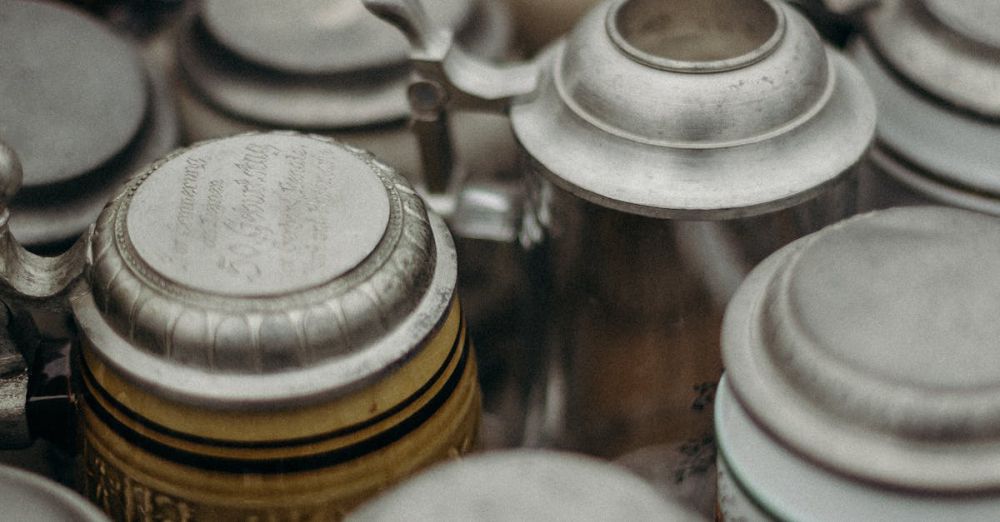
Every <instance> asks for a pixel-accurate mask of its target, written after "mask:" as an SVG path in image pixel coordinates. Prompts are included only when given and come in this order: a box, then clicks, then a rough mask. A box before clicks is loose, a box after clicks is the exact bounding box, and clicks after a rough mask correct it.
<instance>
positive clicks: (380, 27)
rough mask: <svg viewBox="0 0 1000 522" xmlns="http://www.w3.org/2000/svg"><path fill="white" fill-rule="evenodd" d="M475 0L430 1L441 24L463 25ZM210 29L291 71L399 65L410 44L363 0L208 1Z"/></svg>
mask: <svg viewBox="0 0 1000 522" xmlns="http://www.w3.org/2000/svg"><path fill="white" fill-rule="evenodd" d="M476 7H477V6H476V1H475V0H459V1H456V0H438V1H436V2H429V3H428V4H427V9H428V11H429V14H430V15H431V16H432V17H434V19H435V20H438V21H439V22H440V23H441V24H443V25H445V26H446V27H451V28H461V27H463V26H465V24H466V23H468V21H469V19H470V18H471V17H472V15H473V13H474V11H475V9H476ZM201 20H202V21H203V22H204V24H205V27H206V29H207V30H208V32H209V34H211V35H212V36H213V37H215V39H216V40H218V41H219V43H221V44H222V45H223V46H225V48H226V49H228V50H230V51H232V52H233V53H235V54H237V55H238V56H240V57H241V58H243V59H244V60H247V61H249V62H253V63H256V64H258V65H261V66H263V67H267V68H270V69H275V70H278V71H282V72H285V73H289V74H335V73H343V72H355V71H359V70H365V69H375V68H381V67H388V66H401V65H403V64H405V63H406V59H407V57H408V50H409V46H408V45H407V43H406V39H405V38H403V35H401V34H399V32H398V31H395V30H393V29H392V28H391V27H390V26H388V25H387V24H386V23H385V22H383V21H381V20H379V19H378V18H375V17H374V16H372V15H371V13H369V12H368V11H367V10H366V9H365V6H364V5H363V4H362V3H361V2H360V0H332V1H331V0H290V1H289V0H286V1H283V2H274V1H272V0H207V1H206V2H205V3H204V5H203V6H202V9H201Z"/></svg>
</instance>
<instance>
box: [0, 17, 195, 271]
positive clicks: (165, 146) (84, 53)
mask: <svg viewBox="0 0 1000 522" xmlns="http://www.w3.org/2000/svg"><path fill="white" fill-rule="evenodd" d="M0 13H2V16H0V71H3V74H0V91H2V92H3V96H0V139H3V140H4V141H6V142H7V143H9V144H10V145H11V146H12V147H14V148H16V149H17V150H18V151H19V153H20V154H21V159H22V161H23V162H24V183H23V189H22V190H21V191H20V192H19V193H18V195H17V198H15V199H14V200H13V201H12V202H11V203H10V210H11V217H10V223H9V226H10V229H11V231H12V232H13V234H14V235H15V236H17V238H18V240H20V241H21V242H23V243H24V244H25V245H27V246H28V247H29V248H31V249H33V250H40V251H47V252H54V251H59V250H62V249H64V248H66V247H68V245H69V244H70V243H71V242H72V241H73V240H74V239H75V238H76V237H77V236H79V235H80V234H81V233H83V232H84V230H85V229H86V228H87V227H88V226H89V225H90V224H91V223H93V222H94V220H95V219H96V218H97V215H98V214H99V213H100V211H101V208H102V207H103V206H104V204H105V202H107V200H108V198H110V197H111V195H112V194H113V193H114V191H115V190H117V189H118V187H119V185H121V183H122V181H123V180H124V178H125V176H126V175H127V174H128V173H130V172H132V171H133V170H136V169H138V168H139V167H141V166H142V165H145V164H147V163H149V162H150V161H153V160H154V159H156V158H157V157H160V156H162V155H163V154H165V153H166V152H168V151H170V150H171V149H173V148H174V147H175V146H176V141H177V136H178V134H177V122H176V120H175V119H174V118H175V116H174V113H173V108H172V106H171V103H170V102H169V101H168V96H167V94H166V92H165V88H166V86H165V84H163V82H162V81H158V78H157V77H155V76H153V75H152V73H151V72H150V71H149V70H148V69H147V67H146V66H145V64H144V62H143V61H142V60H141V59H140V57H139V55H138V53H137V52H136V51H135V49H134V48H133V46H132V45H131V44H130V43H129V42H127V41H126V40H124V39H122V38H120V37H119V36H116V35H115V34H114V33H112V32H111V31H110V30H109V29H108V28H106V27H104V26H102V25H99V24H98V23H97V22H95V21H94V20H92V19H91V18H90V17H88V16H86V15H84V14H82V13H80V12H77V11H75V10H73V9H70V8H68V7H63V6H60V5H57V4H51V3H44V2H30V1H25V0H0Z"/></svg>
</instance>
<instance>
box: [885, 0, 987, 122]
mask: <svg viewBox="0 0 1000 522" xmlns="http://www.w3.org/2000/svg"><path fill="white" fill-rule="evenodd" d="M866 23H867V26H868V28H867V29H868V30H867V32H866V36H867V37H868V38H869V39H870V40H871V42H872V44H873V46H874V48H875V50H876V51H877V52H878V54H879V55H880V56H881V57H882V58H883V59H884V60H886V61H887V62H888V63H889V64H890V65H891V67H892V68H893V69H895V71H896V72H897V73H899V74H900V75H901V76H903V77H905V78H906V79H907V80H909V81H910V82H912V83H914V84H916V85H917V86H919V87H920V88H921V89H923V90H924V91H926V92H929V93H931V94H932V95H933V96H935V97H937V98H939V99H941V100H944V101H945V102H946V103H948V104H949V105H953V106H957V107H959V108H961V109H963V110H966V111H970V112H972V113H974V114H976V115H979V116H984V117H986V118H990V119H997V118H1000V96H997V93H998V92H1000V66H998V64H1000V37H998V36H997V31H996V27H997V25H998V24H1000V4H998V3H997V2H993V1H991V0H975V1H973V0H970V1H962V2H954V1H951V2H949V1H947V0H914V1H909V0H907V1H903V0H886V1H882V2H878V4H877V5H876V7H874V8H873V9H871V11H870V12H869V13H868V14H867V16H866Z"/></svg>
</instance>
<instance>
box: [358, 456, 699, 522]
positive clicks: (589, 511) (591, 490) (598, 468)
mask: <svg viewBox="0 0 1000 522" xmlns="http://www.w3.org/2000/svg"><path fill="white" fill-rule="evenodd" d="M347 520H351V521H358V522H360V521H366V520H367V521H380V522H395V521H399V522H402V521H404V520H490V521H493V522H505V521H510V522H515V521H521V520H549V521H565V522H570V521H572V522H583V521H594V522H597V521H605V520H629V521H637V522H639V521H654V520H670V521H676V522H695V521H699V520H705V519H704V518H702V517H699V516H698V515H696V514H695V513H692V512H691V511H689V510H687V509H685V508H684V507H682V506H679V505H677V504H673V503H671V502H668V501H666V500H665V499H664V498H663V497H661V496H659V495H658V494H657V493H656V492H655V491H654V490H653V489H652V488H650V487H649V485H648V484H645V483H643V481H642V480H640V479H639V478H638V477H635V476H633V475H631V474H629V473H627V472H626V471H624V470H623V469H621V468H618V467H617V466H613V465H611V464H608V463H604V462H601V461H598V460H593V459H589V458H585V457H581V456H576V455H569V454H562V453H556V452H546V451H531V450H517V451H509V452H495V453H490V454H486V455H480V456H476V457H470V458H468V459H464V460H462V461H459V462H454V463H451V464H448V465H444V466H440V467H438V468H435V469H433V470H431V471H428V472H427V473H424V474H422V475H420V476H418V477H416V478H414V479H413V480H411V481H410V482H408V483H406V484H404V485H402V486H399V487H398V488H397V489H395V490H393V491H390V492H388V493H387V494H385V495H383V496H382V497H380V498H378V499H376V500H374V501H372V502H370V503H369V504H367V505H365V506H363V507H362V508H361V509H359V510H358V511H357V512H355V513H352V514H351V515H350V516H349V517H348V518H347Z"/></svg>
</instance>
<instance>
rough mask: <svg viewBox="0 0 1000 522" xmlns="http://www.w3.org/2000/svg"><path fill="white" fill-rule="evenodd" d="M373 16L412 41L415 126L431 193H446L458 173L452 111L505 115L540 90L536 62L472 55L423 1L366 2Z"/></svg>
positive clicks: (413, 115) (413, 114)
mask: <svg viewBox="0 0 1000 522" xmlns="http://www.w3.org/2000/svg"><path fill="white" fill-rule="evenodd" d="M363 1H364V4H365V7H367V8H368V10H369V11H371V12H372V13H373V14H374V15H376V16H378V17H379V18H381V19H383V20H385V21H386V22H389V23H390V24H392V25H394V26H395V27H396V28H398V29H399V30H400V31H401V32H402V33H403V34H404V35H405V36H406V38H407V40H409V42H410V48H411V51H410V63H411V64H412V65H413V80H412V81H411V83H410V88H409V91H408V97H409V102H410V108H411V114H412V119H411V123H412V127H413V130H414V132H415V134H416V136H417V141H418V143H419V147H420V155H421V160H422V164H423V167H424V169H423V170H424V182H425V184H426V185H427V189H428V190H429V191H430V192H431V193H432V194H435V193H438V194H440V193H444V192H446V191H447V190H448V189H449V187H450V186H451V184H452V182H453V181H458V180H461V178H462V176H461V175H460V174H459V173H457V172H456V171H457V170H458V167H457V165H456V162H455V156H454V153H453V150H454V147H453V145H452V138H451V136H450V133H449V129H448V122H447V112H448V110H450V109H464V110H471V111H478V112H501V113H503V112H506V111H507V110H508V109H509V108H510V104H511V102H512V100H514V99H515V98H517V97H519V96H523V95H527V94H530V93H532V92H534V91H535V88H536V87H537V85H538V69H537V68H536V67H535V66H534V65H533V64H512V65H495V64H491V63H487V62H484V61H482V60H480V59H478V58H476V57H473V56H471V55H470V54H468V53H467V52H465V50H463V49H462V48H461V47H460V46H459V45H457V44H456V43H455V35H454V33H453V32H452V31H451V30H450V29H447V28H444V27H440V26H438V25H437V24H435V23H434V21H433V20H431V19H430V17H429V16H427V12H426V11H425V10H424V7H423V4H422V3H421V2H420V0H363Z"/></svg>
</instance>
